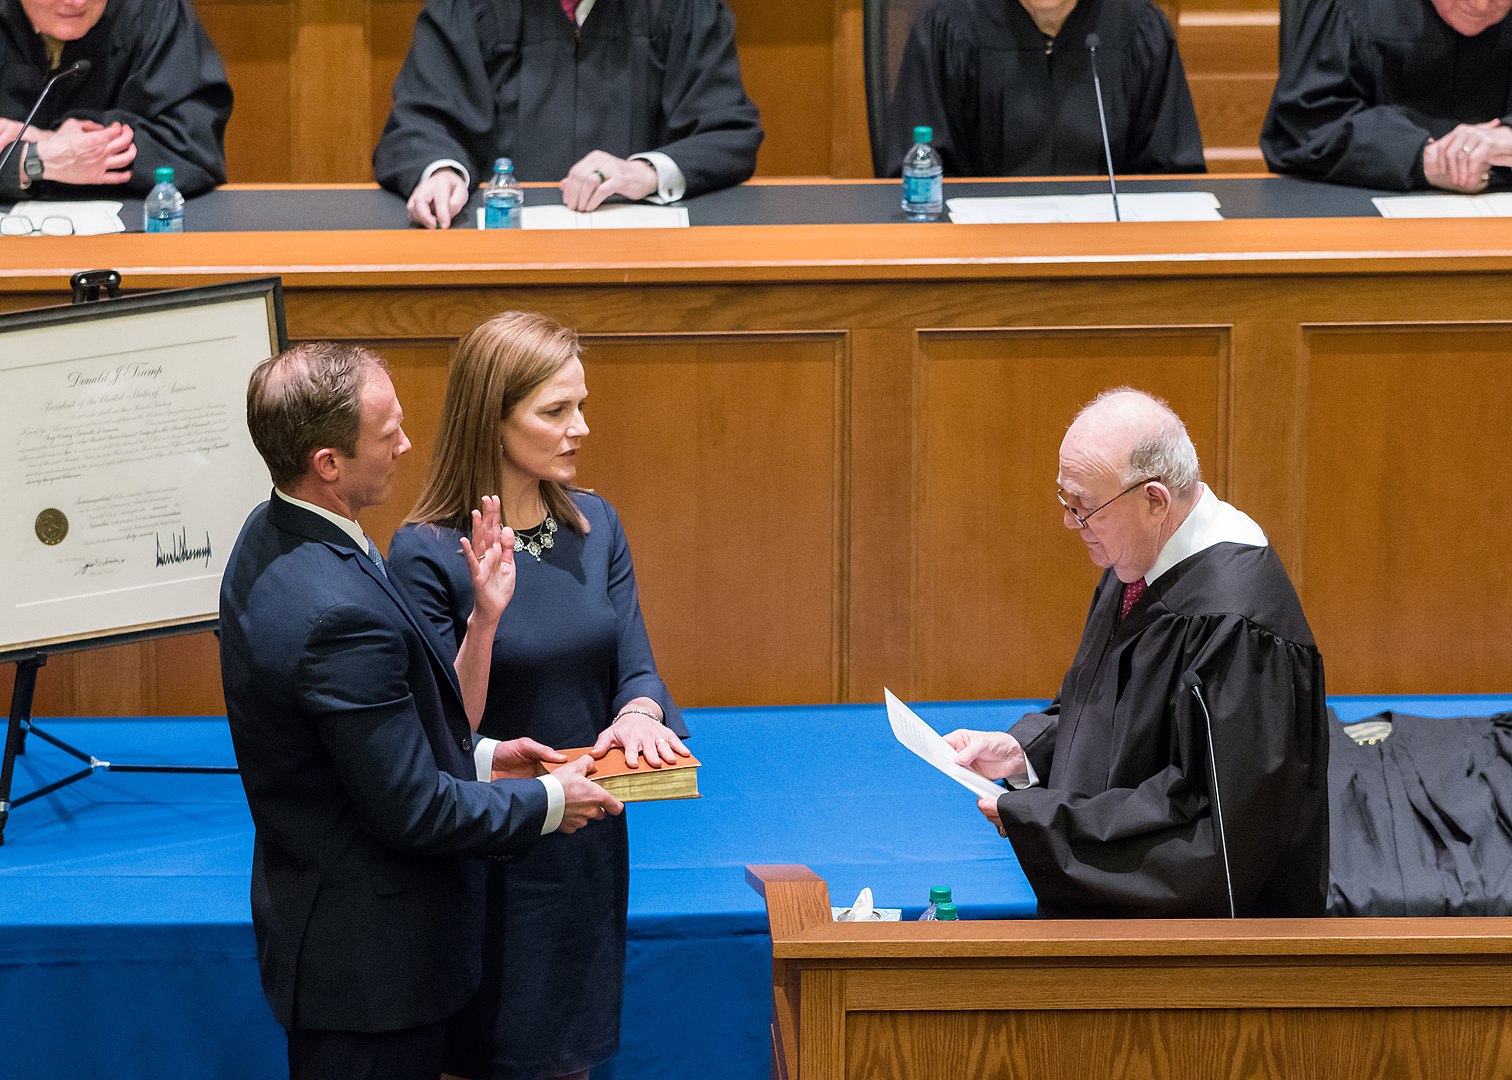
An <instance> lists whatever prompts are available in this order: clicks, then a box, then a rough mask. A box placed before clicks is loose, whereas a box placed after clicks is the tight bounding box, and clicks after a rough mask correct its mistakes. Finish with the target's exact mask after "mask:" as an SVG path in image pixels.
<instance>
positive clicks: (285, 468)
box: [247, 341, 388, 488]
mask: <svg viewBox="0 0 1512 1080" xmlns="http://www.w3.org/2000/svg"><path fill="white" fill-rule="evenodd" d="M374 370H379V371H386V370H388V365H387V364H385V363H384V362H383V359H382V358H381V357H380V356H378V355H377V354H376V353H373V352H370V351H368V350H367V349H364V348H362V347H361V346H359V345H347V344H344V343H340V342H334V341H306V342H302V343H300V344H298V345H293V346H290V347H289V348H287V349H285V350H284V351H283V352H281V353H279V354H278V355H277V356H270V357H268V359H266V360H264V361H263V362H262V363H260V364H258V365H257V367H256V368H255V369H253V372H252V378H251V380H250V381H249V382H248V383H247V429H248V430H249V431H250V432H251V433H252V445H253V446H255V447H257V452H258V453H259V454H261V455H262V459H263V461H264V463H266V464H267V466H268V472H269V474H270V475H271V476H272V477H273V486H274V487H278V488H285V487H288V486H290V485H292V484H294V483H296V482H297V481H298V480H299V479H300V478H301V477H303V476H304V475H305V473H306V472H307V471H308V470H309V468H310V459H311V457H312V455H313V454H314V453H315V451H317V450H320V449H322V448H323V447H328V446H329V447H332V448H334V449H336V450H338V451H340V452H341V453H342V454H344V455H346V456H347V457H351V456H352V455H353V454H355V453H356V452H357V433H358V430H359V428H360V427H361V423H362V387H363V384H364V383H365V382H366V381H367V379H368V377H369V375H370V374H371V373H372V372H373V371H374Z"/></svg>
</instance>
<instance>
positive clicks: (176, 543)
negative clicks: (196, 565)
mask: <svg viewBox="0 0 1512 1080" xmlns="http://www.w3.org/2000/svg"><path fill="white" fill-rule="evenodd" d="M155 536H156V538H157V562H156V563H155V564H154V565H155V566H178V565H179V564H181V563H190V562H199V561H200V560H201V559H203V560H204V561H205V565H206V566H209V565H210V534H209V532H206V533H205V543H204V546H203V547H190V546H189V536H188V533H187V532H186V531H185V529H184V528H183V527H182V526H180V527H179V531H178V535H176V536H169V537H168V548H167V550H164V548H163V536H162V534H161V533H157V534H155Z"/></svg>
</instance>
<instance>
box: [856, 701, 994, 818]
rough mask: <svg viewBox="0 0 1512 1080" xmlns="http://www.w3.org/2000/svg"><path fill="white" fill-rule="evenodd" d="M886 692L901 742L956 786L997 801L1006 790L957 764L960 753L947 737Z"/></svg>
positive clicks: (890, 719) (890, 718)
mask: <svg viewBox="0 0 1512 1080" xmlns="http://www.w3.org/2000/svg"><path fill="white" fill-rule="evenodd" d="M882 693H883V694H885V695H886V700H887V722H888V723H889V724H890V725H891V726H892V731H893V734H894V735H895V736H897V739H898V741H899V742H900V743H902V744H903V745H904V746H906V747H907V748H908V749H910V750H912V751H913V752H914V753H915V754H917V755H919V757H921V758H923V759H924V760H925V761H927V762H929V763H930V764H931V765H933V766H934V767H935V768H936V769H939V770H940V771H941V772H942V773H944V774H945V775H946V776H948V777H950V778H951V779H952V780H954V781H955V782H956V783H958V784H960V785H961V786H962V787H964V788H967V789H969V790H970V791H971V792H972V793H974V794H976V795H978V796H981V797H982V798H986V799H996V798H997V797H998V796H999V795H1001V794H1002V793H1003V789H1002V788H1000V787H998V785H996V784H994V783H993V782H992V781H991V780H988V779H987V778H986V777H984V776H978V775H977V774H976V773H974V772H972V771H971V770H970V769H963V768H962V767H961V766H959V765H957V764H956V763H955V755H956V752H955V751H954V750H952V749H951V748H950V744H949V743H948V742H946V741H945V739H944V737H943V736H942V735H940V734H939V733H938V732H937V731H935V729H934V728H932V727H930V726H929V725H928V724H926V723H925V722H924V721H923V720H921V719H919V714H918V713H916V712H914V711H913V710H912V709H910V708H909V707H908V706H907V705H905V704H903V703H902V702H901V701H899V700H898V699H897V697H896V696H895V695H894V694H893V692H892V691H891V690H888V689H887V688H886V687H883V689H882Z"/></svg>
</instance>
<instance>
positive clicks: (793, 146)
mask: <svg viewBox="0 0 1512 1080" xmlns="http://www.w3.org/2000/svg"><path fill="white" fill-rule="evenodd" d="M730 8H731V10H732V11H733V12H734V13H735V28H736V40H737V47H738V48H739V51H740V65H741V75H742V78H743V79H744V81H745V88H746V93H747V94H749V95H750V97H751V100H752V101H754V102H755V103H756V105H757V107H758V108H760V109H761V123H762V127H763V129H764V130H765V131H766V139H765V141H764V142H763V143H762V147H761V154H760V156H759V157H758V158H757V161H756V166H757V171H758V173H760V175H762V176H824V175H827V174H828V173H829V172H830V171H831V169H832V168H833V165H832V159H833V156H834V155H833V150H832V147H831V140H830V127H831V125H830V116H831V111H832V109H833V108H834V104H835V99H836V92H835V91H836V87H835V86H834V83H833V80H831V79H830V78H828V77H827V76H828V73H829V71H830V70H831V67H832V58H833V55H834V49H835V42H834V40H833V38H834V22H835V13H834V11H833V10H832V9H831V5H829V4H773V3H771V2H770V0H767V2H763V0H732V2H731V3H730Z"/></svg>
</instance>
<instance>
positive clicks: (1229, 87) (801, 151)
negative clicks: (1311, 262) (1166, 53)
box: [195, 0, 1276, 183]
mask: <svg viewBox="0 0 1512 1080" xmlns="http://www.w3.org/2000/svg"><path fill="white" fill-rule="evenodd" d="M729 3H730V7H731V8H732V10H733V11H734V12H735V17H736V28H737V30H736V32H737V40H738V45H739V49H740V57H741V64H742V68H743V71H744V74H745V82H746V89H747V91H748V92H749V93H750V95H751V97H752V99H753V100H754V101H755V102H756V104H757V105H758V106H760V108H761V117H762V123H763V126H764V127H765V129H766V142H765V144H764V145H763V146H762V149H761V155H760V158H759V159H758V162H757V173H758V175H762V176H836V177H862V176H869V175H871V154H870V142H869V140H868V137H867V126H866V95H865V91H864V79H863V75H862V71H863V45H862V42H863V33H862V14H861V7H862V5H861V0H827V2H823V3H814V4H776V3H771V2H770V0H729ZM1163 6H1165V7H1166V8H1167V9H1168V10H1170V9H1173V8H1175V7H1177V6H1178V5H1176V4H1174V3H1170V2H1168V3H1166V4H1164V5H1163ZM195 7H196V10H198V12H199V14H200V18H201V19H202V20H203V21H204V23H205V26H206V29H207V30H208V31H209V33H210V36H211V38H212V39H213V40H214V41H215V43H216V46H217V48H219V50H220V53H221V56H222V58H223V59H224V60H225V62H226V67H227V69H228V71H229V73H230V78H231V85H232V88H233V89H234V91H235V93H236V109H235V112H234V113H233V115H232V118H231V125H230V128H229V129H228V131H227V136H226V141H227V148H226V152H227V156H228V158H229V168H230V174H231V179H232V180H233V181H236V182H242V183H247V182H278V181H292V182H298V183H340V182H360V181H369V180H371V179H372V165H371V160H372V152H373V147H374V146H375V145H376V144H377V141H378V135H379V133H380V132H381V131H382V129H383V122H384V120H385V119H387V117H388V110H389V105H390V101H391V98H390V91H391V88H392V86H393V81H394V76H395V75H397V74H398V72H399V67H400V65H401V64H402V63H403V62H404V56H405V53H406V52H407V51H408V49H409V41H410V33H411V31H412V29H413V26H414V22H415V16H416V15H417V13H418V12H419V10H420V7H421V3H420V0H196V4H195ZM1179 7H1180V15H1179V17H1178V18H1177V32H1178V40H1179V43H1180V46H1181V50H1182V54H1183V57H1184V58H1185V60H1186V65H1187V74H1188V78H1189V80H1190V83H1191V87H1192V95H1193V98H1194V99H1195V101H1196V104H1197V115H1198V121H1199V123H1200V124H1201V126H1202V133H1203V138H1204V141H1205V143H1206V145H1207V147H1208V151H1209V153H1208V157H1209V163H1210V167H1211V168H1214V169H1258V168H1263V162H1262V161H1261V159H1260V155H1259V151H1258V149H1257V145H1256V143H1257V139H1258V137H1259V131H1260V122H1261V120H1262V119H1263V118H1264V115H1265V107H1266V105H1267V103H1268V102H1269V100H1270V88H1271V86H1272V85H1273V84H1274V82H1275V74H1276V55H1275V51H1276V0H1223V6H1221V7H1219V6H1215V5H1214V2H1213V0H1185V2H1184V3H1182V4H1180V5H1179Z"/></svg>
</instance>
